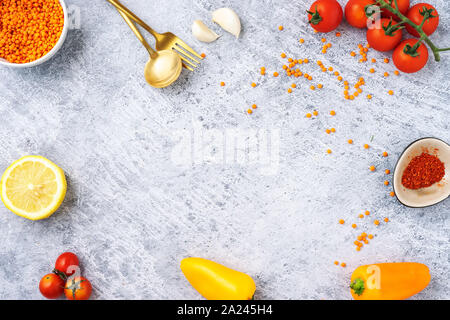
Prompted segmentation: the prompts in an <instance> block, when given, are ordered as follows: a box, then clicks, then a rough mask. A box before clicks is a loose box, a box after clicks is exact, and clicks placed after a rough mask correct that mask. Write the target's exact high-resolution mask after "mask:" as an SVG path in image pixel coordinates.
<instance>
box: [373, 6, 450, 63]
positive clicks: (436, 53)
mask: <svg viewBox="0 0 450 320" xmlns="http://www.w3.org/2000/svg"><path fill="white" fill-rule="evenodd" d="M376 2H377V3H378V4H379V5H380V8H382V9H386V10H389V11H390V12H392V13H393V14H395V15H396V16H397V17H398V18H399V19H400V23H407V24H409V25H410V26H411V27H413V28H414V29H415V30H416V31H417V32H418V33H419V35H420V40H419V42H421V41H422V40H423V41H425V43H426V44H427V45H428V46H429V47H430V49H431V51H433V54H434V60H436V61H440V60H441V56H440V55H439V52H442V51H449V50H450V48H438V47H436V45H435V44H434V43H433V42H432V41H431V40H430V38H428V36H427V35H426V33H425V32H423V30H422V26H423V24H424V23H425V21H426V19H424V21H422V24H421V25H420V26H419V25H417V24H415V23H414V22H412V21H411V20H410V19H408V18H407V17H406V16H405V15H404V14H403V13H401V12H400V10H398V9H397V8H398V3H397V0H394V2H395V8H393V7H392V6H391V5H390V4H388V3H387V2H386V0H376ZM419 42H418V43H419Z"/></svg>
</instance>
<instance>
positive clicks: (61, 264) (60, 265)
mask: <svg viewBox="0 0 450 320" xmlns="http://www.w3.org/2000/svg"><path fill="white" fill-rule="evenodd" d="M78 266H79V261H78V257H77V256H76V254H74V253H72V252H64V253H63V254H61V255H60V256H59V257H58V259H56V263H55V269H56V270H58V271H60V272H63V273H65V274H66V275H68V276H71V275H73V274H74V273H75V270H76V268H77V267H78Z"/></svg>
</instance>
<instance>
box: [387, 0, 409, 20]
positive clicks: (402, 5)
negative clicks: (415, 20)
mask: <svg viewBox="0 0 450 320" xmlns="http://www.w3.org/2000/svg"><path fill="white" fill-rule="evenodd" d="M386 2H387V3H390V4H391V7H392V8H396V6H395V1H394V0H386ZM397 4H398V10H400V12H401V13H402V14H406V13H407V12H408V9H409V0H397ZM381 16H382V17H383V18H390V17H392V18H393V19H395V20H398V17H397V16H396V15H395V14H393V13H392V12H390V11H389V10H388V9H382V10H381Z"/></svg>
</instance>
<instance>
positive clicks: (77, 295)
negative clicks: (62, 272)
mask: <svg viewBox="0 0 450 320" xmlns="http://www.w3.org/2000/svg"><path fill="white" fill-rule="evenodd" d="M91 293H92V285H91V283H90V282H89V280H88V279H86V278H85V277H74V278H71V279H69V280H67V282H66V286H65V288H64V294H65V295H66V297H67V299H69V300H88V299H89V297H90V296H91Z"/></svg>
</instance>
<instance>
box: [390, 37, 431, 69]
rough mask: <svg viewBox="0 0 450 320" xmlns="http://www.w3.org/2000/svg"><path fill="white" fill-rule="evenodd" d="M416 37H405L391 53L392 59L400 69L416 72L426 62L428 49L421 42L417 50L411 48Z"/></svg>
mask: <svg viewBox="0 0 450 320" xmlns="http://www.w3.org/2000/svg"><path fill="white" fill-rule="evenodd" d="M418 41H419V40H417V39H407V40H404V41H403V42H402V43H400V44H399V45H398V46H397V48H395V50H394V53H393V54H392V60H393V61H394V64H395V66H396V67H397V69H399V70H400V71H403V72H406V73H413V72H417V71H419V70H420V69H422V68H423V67H424V66H425V65H426V64H427V62H428V49H427V47H426V46H425V45H424V44H423V43H421V44H420V46H419V47H418V48H417V50H415V51H412V50H411V49H412V48H413V47H414V45H415V44H416V43H417V42H418Z"/></svg>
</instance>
